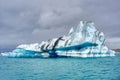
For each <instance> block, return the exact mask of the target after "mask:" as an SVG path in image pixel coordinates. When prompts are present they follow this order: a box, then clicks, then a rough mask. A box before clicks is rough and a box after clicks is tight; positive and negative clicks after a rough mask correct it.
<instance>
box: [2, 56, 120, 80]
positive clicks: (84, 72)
mask: <svg viewBox="0 0 120 80" xmlns="http://www.w3.org/2000/svg"><path fill="white" fill-rule="evenodd" d="M0 80H120V54H117V55H116V56H115V57H104V58H48V59H42V58H7V57H2V56H0Z"/></svg>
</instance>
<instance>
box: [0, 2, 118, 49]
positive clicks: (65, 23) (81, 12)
mask: <svg viewBox="0 0 120 80" xmlns="http://www.w3.org/2000/svg"><path fill="white" fill-rule="evenodd" d="M119 9H120V6H119V1H118V0H114V1H113V0H106V1H105V0H99V1H98V0H97V1H96V0H54V1H53V0H52V1H51V0H11V1H10V0H0V47H1V48H0V50H2V49H4V48H8V47H10V46H12V47H15V46H17V45H19V44H22V43H34V42H41V41H42V40H47V39H49V38H53V37H58V36H62V35H64V34H65V33H67V32H68V31H69V29H70V28H71V27H72V26H76V25H77V24H78V23H79V21H80V20H87V21H93V22H95V24H96V27H97V29H98V30H100V31H103V32H104V33H105V35H106V38H107V39H108V40H107V41H106V43H107V44H108V43H110V44H108V46H109V47H110V48H114V47H115V48H118V47H120V45H119V44H118V43H119V39H120V35H119V34H120V31H119V29H120V28H119V26H120V23H119V21H120V18H119V16H120V10H119ZM116 39H117V41H116ZM114 43H115V44H114ZM116 44H117V45H116Z"/></svg>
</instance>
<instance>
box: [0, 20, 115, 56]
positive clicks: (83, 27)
mask: <svg viewBox="0 0 120 80" xmlns="http://www.w3.org/2000/svg"><path fill="white" fill-rule="evenodd" d="M104 42H105V38H104V34H103V32H99V31H98V30H97V29H96V28H95V25H94V23H93V22H87V21H80V23H79V25H78V26H77V27H76V29H74V28H73V27H72V28H71V29H70V31H69V33H68V34H67V35H65V36H62V37H59V38H54V39H50V40H47V41H43V42H41V43H34V44H22V45H19V46H18V47H16V49H15V50H13V51H12V52H6V53H1V54H2V55H3V56H8V57H63V56H64V57H105V56H115V52H114V51H112V50H110V49H108V47H107V46H106V45H105V43H104Z"/></svg>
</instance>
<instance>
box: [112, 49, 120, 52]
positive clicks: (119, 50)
mask: <svg viewBox="0 0 120 80" xmlns="http://www.w3.org/2000/svg"><path fill="white" fill-rule="evenodd" d="M112 50H114V51H115V52H120V49H112Z"/></svg>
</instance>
